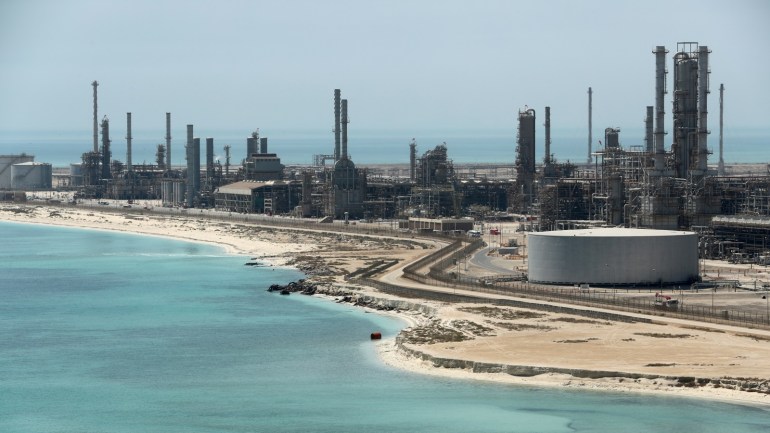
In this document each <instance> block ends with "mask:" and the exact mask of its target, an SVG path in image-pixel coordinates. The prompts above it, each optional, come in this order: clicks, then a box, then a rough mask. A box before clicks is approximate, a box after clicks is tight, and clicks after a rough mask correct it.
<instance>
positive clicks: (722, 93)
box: [717, 84, 725, 176]
mask: <svg viewBox="0 0 770 433" xmlns="http://www.w3.org/2000/svg"><path fill="white" fill-rule="evenodd" d="M724 96H725V85H724V84H720V85H719V165H718V166H717V173H718V174H719V175H720V176H724V175H725V160H724V142H723V141H722V138H723V135H722V131H723V126H724V123H723V120H724V111H725V106H724Z"/></svg>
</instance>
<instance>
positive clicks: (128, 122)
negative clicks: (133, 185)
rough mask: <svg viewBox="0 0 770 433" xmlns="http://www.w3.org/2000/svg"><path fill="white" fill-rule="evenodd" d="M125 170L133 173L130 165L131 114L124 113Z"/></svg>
mask: <svg viewBox="0 0 770 433" xmlns="http://www.w3.org/2000/svg"><path fill="white" fill-rule="evenodd" d="M126 170H127V171H128V172H129V173H130V172H131V171H133V168H132V165H131V113H126Z"/></svg>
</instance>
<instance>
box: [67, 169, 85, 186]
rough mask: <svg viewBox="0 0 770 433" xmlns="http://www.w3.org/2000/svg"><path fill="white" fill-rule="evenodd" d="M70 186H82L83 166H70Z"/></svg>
mask: <svg viewBox="0 0 770 433" xmlns="http://www.w3.org/2000/svg"><path fill="white" fill-rule="evenodd" d="M70 186H83V164H70Z"/></svg>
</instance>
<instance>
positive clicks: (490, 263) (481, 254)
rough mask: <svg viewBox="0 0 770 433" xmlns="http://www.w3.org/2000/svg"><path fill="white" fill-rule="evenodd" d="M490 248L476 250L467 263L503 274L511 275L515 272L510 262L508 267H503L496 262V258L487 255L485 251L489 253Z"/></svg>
mask: <svg viewBox="0 0 770 433" xmlns="http://www.w3.org/2000/svg"><path fill="white" fill-rule="evenodd" d="M490 249H491V248H490V247H486V248H482V249H481V250H479V251H477V252H476V253H475V254H473V255H472V256H471V258H470V260H468V263H470V264H472V265H475V266H478V267H480V268H484V269H486V270H488V271H490V273H495V274H504V275H511V274H513V273H515V272H514V270H513V265H512V264H511V265H510V266H508V267H503V266H501V265H499V264H497V263H496V262H498V260H496V257H490V256H488V255H487V253H489V250H490Z"/></svg>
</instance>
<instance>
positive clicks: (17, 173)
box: [11, 162, 53, 189]
mask: <svg viewBox="0 0 770 433" xmlns="http://www.w3.org/2000/svg"><path fill="white" fill-rule="evenodd" d="M52 175H53V170H52V167H51V164H47V163H44V162H23V163H21V164H14V165H12V166H11V188H12V189H51V185H52V181H53V176H52Z"/></svg>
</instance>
